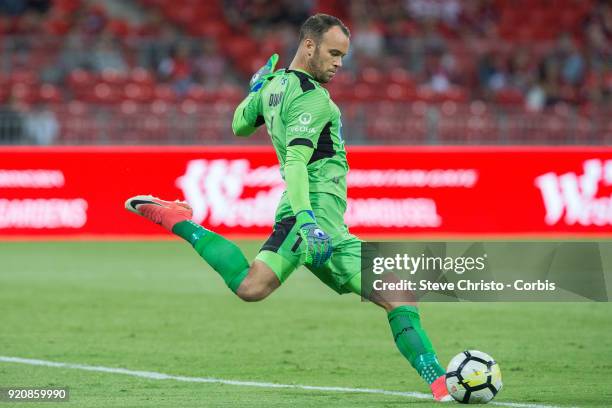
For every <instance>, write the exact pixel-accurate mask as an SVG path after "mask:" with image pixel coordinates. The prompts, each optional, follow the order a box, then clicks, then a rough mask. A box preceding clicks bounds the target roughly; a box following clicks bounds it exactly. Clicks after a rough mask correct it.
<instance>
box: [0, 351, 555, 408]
mask: <svg viewBox="0 0 612 408" xmlns="http://www.w3.org/2000/svg"><path fill="white" fill-rule="evenodd" d="M0 362H3V363H15V364H27V365H35V366H43V367H55V368H69V369H73V370H84V371H96V372H101V373H111V374H123V375H129V376H132V377H139V378H146V379H149V380H174V381H182V382H196V383H208V384H225V385H237V386H242V387H260V388H286V389H297V390H310V391H325V392H344V393H354V394H382V395H393V396H397V397H405V398H415V399H426V400H427V399H429V400H430V399H432V397H431V395H430V394H423V393H421V392H402V391H387V390H379V389H373V388H347V387H320V386H314V385H299V384H277V383H266V382H257V381H237V380H224V379H221V378H213V377H185V376H181V375H170V374H164V373H157V372H155V371H138V370H128V369H127V368H114V367H103V366H92V365H88V364H73V363H59V362H55V361H47V360H36V359H31V358H20V357H8V356H0ZM491 405H497V406H500V407H511V408H560V407H556V406H554V405H540V404H522V403H514V402H491Z"/></svg>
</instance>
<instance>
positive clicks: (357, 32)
mask: <svg viewBox="0 0 612 408" xmlns="http://www.w3.org/2000/svg"><path fill="white" fill-rule="evenodd" d="M351 45H352V47H353V52H355V54H356V55H358V56H360V57H365V58H366V59H367V60H369V61H374V60H376V59H377V58H379V57H380V56H381V55H382V53H383V45H384V38H383V36H382V33H381V31H380V30H379V29H378V28H377V27H376V25H375V24H374V22H373V21H372V20H369V19H363V20H361V21H358V22H356V23H355V26H354V28H353V31H352V36H351Z"/></svg>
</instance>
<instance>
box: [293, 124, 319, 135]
mask: <svg viewBox="0 0 612 408" xmlns="http://www.w3.org/2000/svg"><path fill="white" fill-rule="evenodd" d="M288 130H289V131H290V132H296V133H317V129H315V128H309V127H308V126H291V127H289V129H288Z"/></svg>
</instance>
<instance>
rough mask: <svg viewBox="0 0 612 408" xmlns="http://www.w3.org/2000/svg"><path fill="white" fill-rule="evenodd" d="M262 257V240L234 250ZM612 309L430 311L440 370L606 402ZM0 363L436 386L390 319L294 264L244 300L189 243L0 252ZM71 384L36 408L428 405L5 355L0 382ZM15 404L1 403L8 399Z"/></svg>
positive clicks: (545, 396) (546, 401)
mask: <svg viewBox="0 0 612 408" xmlns="http://www.w3.org/2000/svg"><path fill="white" fill-rule="evenodd" d="M240 245H241V247H242V248H243V250H244V251H245V253H246V254H247V256H248V257H251V258H252V257H253V256H254V255H255V253H256V251H257V250H258V248H259V245H260V243H259V242H246V241H245V242H241V243H240ZM611 306H612V305H610V304H595V303H565V304H561V303H555V304H551V303H549V304H544V303H540V304H535V303H514V304H510V303H497V304H495V303H461V304H457V303H445V304H443V303H435V304H434V303H428V304H422V305H421V314H422V319H423V323H424V325H425V327H426V329H427V330H428V332H429V334H430V336H431V338H432V340H433V342H434V345H435V346H436V349H437V350H438V353H439V356H440V359H441V361H442V363H443V364H444V365H446V363H447V362H448V361H449V359H450V358H451V357H452V356H453V355H454V354H456V353H458V352H460V351H462V350H463V349H466V348H476V349H479V350H482V351H485V352H487V353H490V354H491V355H493V356H494V357H495V358H496V360H497V361H498V362H499V364H500V367H501V369H502V375H503V379H504V389H503V391H502V392H501V393H500V395H499V396H498V397H497V399H496V401H499V402H511V403H521V404H540V405H547V406H552V405H555V406H563V407H565V406H579V407H609V406H612V391H611V390H612V387H611V386H610V380H612V336H611V335H610V334H611V333H612V331H611V329H612V307H611ZM0 355H2V356H10V357H21V358H32V359H41V360H48V361H56V362H67V363H79V364H88V365H97V366H104V367H117V368H126V369H130V370H143V371H154V372H161V373H166V374H171V375H177V376H189V377H215V378H221V379H228V380H240V381H259V382H271V383H281V384H303V385H313V386H325V387H333V386H336V387H351V388H376V389H384V390H390V391H414V392H422V393H427V392H428V387H427V386H426V385H425V384H424V383H422V382H421V380H420V379H419V378H418V377H417V375H416V373H415V372H414V371H413V370H412V368H411V367H410V366H409V365H408V363H407V362H406V361H405V360H404V359H403V358H402V357H401V355H400V354H399V352H398V351H397V350H396V348H395V345H394V344H393V342H392V338H391V334H390V331H389V327H388V324H387V322H386V320H385V314H384V313H383V312H382V311H381V310H379V309H378V308H377V307H375V306H374V305H372V304H367V303H362V302H360V300H359V298H358V297H356V296H354V295H344V296H339V295H336V294H335V293H333V292H331V291H330V290H329V289H327V288H326V287H325V286H324V285H323V284H321V283H320V282H319V281H318V280H316V278H314V277H313V276H311V275H310V274H309V273H308V272H307V271H306V270H299V271H297V272H296V273H294V275H293V276H292V277H291V278H290V279H289V280H288V281H287V282H286V284H285V285H284V286H283V287H282V288H280V289H279V290H278V291H277V292H276V293H274V294H273V295H272V296H271V297H270V298H268V299H266V300H265V301H263V302H260V303H244V302H242V301H240V300H239V299H238V298H236V297H235V296H233V295H232V294H231V292H230V291H229V290H228V289H227V288H226V287H225V286H224V285H223V284H222V281H221V279H220V278H219V277H218V276H217V275H216V274H215V273H214V272H213V271H212V270H211V269H210V268H209V267H208V266H207V265H206V264H204V263H203V262H202V261H201V260H200V258H199V257H198V256H197V255H196V254H195V253H194V252H193V250H192V249H191V248H190V247H189V246H188V245H186V244H184V243H182V242H178V241H169V242H132V243H115V242H50V243H49V242H20V243H17V242H13V243H11V242H2V243H0ZM51 385H56V386H69V387H70V393H71V394H70V401H69V402H67V403H58V404H50V403H39V404H36V403H28V404H23V403H22V404H19V405H18V406H28V407H35V406H41V407H50V406H60V407H71V406H74V407H111V406H113V407H119V406H121V407H145V406H147V407H191V406H205V407H209V406H210V407H218V406H225V407H236V406H244V407H272V406H274V407H282V406H285V407H296V406H297V407H307V406H313V407H357V406H359V407H400V406H408V405H410V406H415V407H434V406H439V404H435V403H433V402H432V401H430V400H424V399H413V398H407V397H402V396H393V395H382V394H358V393H348V392H329V391H320V390H303V389H302V390H300V389H283V388H257V387H250V386H237V385H227V384H202V383H190V382H180V381H175V380H153V379H145V378H136V377H131V376H127V375H121V374H117V373H104V372H93V371H81V370H75V369H68V368H56V367H41V366H32V365H24V364H18V363H7V362H0V387H8V386H22V387H23V386H32V387H34V386H36V387H46V386H51ZM4 405H6V406H10V404H6V403H0V407H1V406H4Z"/></svg>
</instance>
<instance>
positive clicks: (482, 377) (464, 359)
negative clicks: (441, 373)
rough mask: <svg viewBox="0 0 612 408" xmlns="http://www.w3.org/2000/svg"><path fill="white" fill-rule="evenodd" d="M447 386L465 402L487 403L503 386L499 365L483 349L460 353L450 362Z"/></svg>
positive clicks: (455, 395) (453, 394)
mask: <svg viewBox="0 0 612 408" xmlns="http://www.w3.org/2000/svg"><path fill="white" fill-rule="evenodd" d="M446 388H447V389H448V392H449V394H450V395H451V396H452V397H453V398H454V399H456V400H457V401H459V402H461V403H463V404H486V403H487V402H489V401H491V400H492V399H493V398H494V397H495V395H497V393H498V392H499V391H500V390H501V388H502V378H501V371H500V370H499V365H497V363H496V362H495V360H493V358H492V357H491V356H490V355H488V354H486V353H483V352H482V351H478V350H466V351H464V352H463V353H459V354H457V355H456V356H455V357H453V359H452V360H451V361H450V363H448V368H447V370H446Z"/></svg>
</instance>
